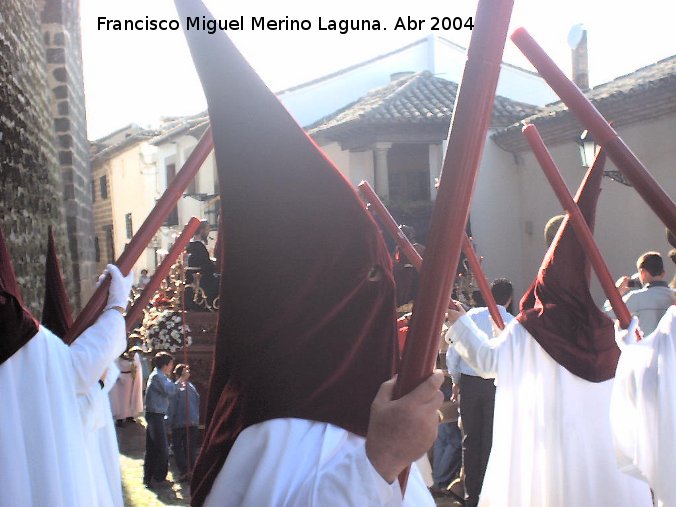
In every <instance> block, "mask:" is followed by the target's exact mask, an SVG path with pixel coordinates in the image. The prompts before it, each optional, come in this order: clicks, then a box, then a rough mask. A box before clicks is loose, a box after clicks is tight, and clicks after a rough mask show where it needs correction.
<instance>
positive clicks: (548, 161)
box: [523, 125, 631, 329]
mask: <svg viewBox="0 0 676 507" xmlns="http://www.w3.org/2000/svg"><path fill="white" fill-rule="evenodd" d="M523 133H524V135H525V136H526V139H527V140H528V144H530V147H531V149H532V150H533V153H534V154H535V157H536V158H537V160H538V162H539V163H540V167H542V171H543V172H544V173H545V176H546V177H547V180H549V184H550V185H551V186H552V189H553V190H554V193H555V194H556V197H557V198H558V199H559V202H560V203H561V205H562V206H563V209H565V210H566V212H567V213H568V217H569V218H568V219H569V220H570V223H571V225H572V227H573V230H574V231H575V236H576V237H577V239H578V241H579V242H580V245H581V246H582V248H583V249H584V251H585V254H586V255H587V258H588V259H589V262H590V263H591V265H592V267H593V268H594V272H596V276H597V277H598V279H599V282H601V287H603V291H604V292H605V293H606V296H607V297H608V300H609V301H610V304H611V305H612V307H613V311H614V312H615V316H616V317H617V319H618V320H619V321H620V325H621V326H622V328H623V329H627V327H629V324H630V322H631V314H630V313H629V310H628V309H627V305H626V304H625V303H624V301H622V297H621V296H620V293H619V292H618V290H617V287H615V283H614V282H613V278H612V276H611V275H610V271H609V270H608V266H607V265H606V263H605V261H604V260H603V256H602V255H601V251H600V250H599V248H598V246H597V245H596V242H595V241H594V236H593V235H592V232H591V230H590V229H589V225H587V222H586V220H585V219H584V216H582V212H581V211H580V208H579V207H578V205H577V204H576V203H575V201H574V200H573V197H572V196H571V195H570V192H569V191H568V187H566V183H565V182H564V181H563V178H562V177H561V173H560V172H559V169H558V168H557V167H556V164H555V163H554V159H552V156H551V155H550V154H549V151H548V150H547V147H546V146H545V143H544V141H543V140H542V137H540V134H539V133H538V131H537V128H535V125H526V126H525V127H524V128H523Z"/></svg>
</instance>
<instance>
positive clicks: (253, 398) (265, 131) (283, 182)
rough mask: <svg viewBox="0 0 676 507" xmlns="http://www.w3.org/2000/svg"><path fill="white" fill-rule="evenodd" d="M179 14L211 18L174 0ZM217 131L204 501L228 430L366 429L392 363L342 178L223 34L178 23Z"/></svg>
mask: <svg viewBox="0 0 676 507" xmlns="http://www.w3.org/2000/svg"><path fill="white" fill-rule="evenodd" d="M176 4H177V7H178V11H179V15H180V18H181V19H183V20H184V19H185V18H186V16H197V17H201V16H206V17H207V18H212V16H211V14H210V13H209V12H208V11H207V10H206V8H205V7H204V6H203V5H202V4H201V3H200V2H199V1H198V0H177V1H176ZM186 37H187V39H188V43H189V45H190V50H191V52H192V56H193V60H194V61H195V66H196V67H197V71H198V73H199V75H200V78H201V80H202V86H203V88H204V91H205V94H206V97H207V101H208V105H209V116H210V120H211V127H212V129H213V135H214V143H215V153H216V162H217V166H218V170H219V182H220V193H221V221H222V223H221V230H222V231H223V234H224V238H227V240H226V241H222V242H221V245H220V246H219V248H220V250H221V251H222V252H223V261H222V262H223V270H222V274H221V293H220V314H219V322H218V329H217V338H216V350H215V357H214V369H213V373H212V377H211V384H210V389H209V396H208V408H207V424H208V428H207V431H206V436H205V441H204V445H203V448H202V453H201V455H200V457H199V459H198V461H197V464H196V468H195V472H194V475H193V484H192V486H193V489H192V494H193V496H192V503H193V505H201V504H202V503H203V501H204V498H205V496H206V495H207V494H208V492H209V490H210V489H211V485H212V483H213V481H214V479H215V477H216V474H217V473H218V471H219V470H220V469H221V466H222V464H223V462H224V461H225V458H226V456H227V454H228V452H229V451H230V449H231V447H232V445H233V443H234V441H235V439H236V438H237V435H238V434H239V433H240V432H241V431H242V430H243V429H244V428H246V427H248V426H251V425H253V424H256V423H259V422H262V421H265V420H269V419H273V418H280V417H297V418H304V419H309V420H315V421H323V422H328V423H332V424H335V425H337V426H340V427H342V428H345V429H347V430H349V431H352V432H354V433H356V434H360V435H365V434H366V429H367V426H368V417H369V409H370V404H371V401H372V400H373V397H374V396H375V393H376V392H377V390H378V388H379V386H380V384H381V383H382V382H383V381H385V380H386V379H388V378H390V377H391V376H392V374H393V373H394V371H395V369H396V364H397V358H398V346H397V330H396V312H395V300H394V295H395V294H394V283H393V278H392V266H391V261H390V258H389V255H388V252H387V248H386V246H385V244H384V241H383V239H382V236H381V234H380V232H379V231H378V228H377V226H376V224H375V222H374V221H373V219H372V218H371V217H370V216H369V214H368V213H367V212H366V208H365V207H364V205H363V203H362V202H361V200H360V199H359V197H358V196H357V194H356V191H355V190H354V188H353V187H352V185H351V184H350V183H349V182H348V181H347V180H346V179H345V178H344V177H343V176H342V175H341V174H340V173H339V172H338V170H337V169H336V168H335V167H334V166H333V164H332V163H331V162H330V161H329V160H328V159H327V158H326V156H325V155H324V154H323V153H322V152H321V150H320V149H319V148H318V147H317V146H316V145H315V144H314V142H313V141H312V140H311V139H310V138H309V137H308V136H307V135H306V134H305V132H304V131H303V130H302V129H301V128H300V127H299V126H298V124H297V123H296V122H295V121H294V119H293V118H292V117H291V116H290V115H289V113H288V112H287V111H286V110H285V108H284V107H283V106H282V104H281V103H280V102H279V100H278V99H277V98H276V97H275V95H274V94H273V93H272V92H271V91H270V90H269V89H268V88H267V87H266V86H265V84H264V83H263V82H262V81H261V80H260V78H259V77H258V76H257V75H256V73H255V72H254V71H253V70H252V69H251V67H249V65H248V64H247V63H246V61H245V60H244V59H243V57H242V56H241V55H240V53H239V52H238V51H237V49H236V48H235V47H234V45H233V44H232V42H231V41H230V40H229V39H228V37H227V36H226V34H225V32H219V33H216V34H213V35H209V34H208V33H206V32H203V31H197V30H190V31H186Z"/></svg>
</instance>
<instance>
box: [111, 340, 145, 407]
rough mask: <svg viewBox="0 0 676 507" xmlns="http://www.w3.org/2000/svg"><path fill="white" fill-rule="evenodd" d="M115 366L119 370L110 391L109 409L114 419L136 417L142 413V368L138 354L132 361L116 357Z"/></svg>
mask: <svg viewBox="0 0 676 507" xmlns="http://www.w3.org/2000/svg"><path fill="white" fill-rule="evenodd" d="M115 364H116V365H117V367H118V368H119V370H120V376H119V377H118V378H117V382H115V385H113V386H112V389H111V390H110V407H111V410H112V411H113V417H114V418H115V419H126V418H127V417H137V416H138V415H139V414H141V412H143V368H142V365H141V358H140V356H139V354H138V353H135V354H134V357H133V358H132V360H131V361H130V360H128V359H123V358H121V357H118V358H117V359H115Z"/></svg>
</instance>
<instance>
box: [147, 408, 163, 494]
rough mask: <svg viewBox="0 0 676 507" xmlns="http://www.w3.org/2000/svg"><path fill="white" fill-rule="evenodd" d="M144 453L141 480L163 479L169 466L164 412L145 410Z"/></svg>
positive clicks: (148, 482)
mask: <svg viewBox="0 0 676 507" xmlns="http://www.w3.org/2000/svg"><path fill="white" fill-rule="evenodd" d="M146 422H147V423H148V426H147V427H146V453H145V456H144V459H143V482H144V483H145V484H150V479H155V480H156V481H163V480H165V479H166V478H167V469H168V468H169V444H168V440H167V429H166V426H165V423H164V414H157V413H154V412H146Z"/></svg>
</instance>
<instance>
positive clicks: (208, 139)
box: [64, 127, 214, 343]
mask: <svg viewBox="0 0 676 507" xmlns="http://www.w3.org/2000/svg"><path fill="white" fill-rule="evenodd" d="M213 146H214V140H213V136H212V134H211V127H209V128H208V129H207V130H206V132H204V134H203V135H202V137H201V139H200V140H199V142H198V143H197V146H195V148H194V149H193V151H192V153H190V156H189V157H188V160H186V161H185V164H183V167H182V168H181V170H180V171H179V172H178V174H176V177H174V179H173V180H172V181H171V183H170V184H169V185H168V186H167V189H166V190H165V191H164V193H163V194H162V197H160V198H159V200H158V201H157V203H156V204H155V207H154V208H153V210H152V211H151V212H150V214H149V215H148V217H147V218H146V219H145V221H144V222H143V224H142V225H141V227H140V228H139V230H138V231H137V232H136V234H135V235H134V237H133V238H132V239H131V240H130V241H129V244H127V247H126V248H125V249H124V251H123V252H122V255H120V257H119V258H118V259H117V261H115V265H116V266H117V267H118V268H119V269H120V271H121V272H122V274H123V275H127V274H128V273H129V271H130V270H131V268H132V267H133V266H134V264H135V263H136V261H137V260H138V259H139V257H140V256H141V254H142V253H143V250H145V248H146V247H147V246H148V243H150V240H151V238H152V237H153V236H154V235H155V233H156V232H157V231H158V230H159V228H160V226H161V225H162V224H163V223H164V221H165V220H166V219H167V217H168V216H169V213H171V210H172V209H173V207H174V206H176V203H177V202H178V200H179V198H180V197H181V195H183V191H184V190H185V189H186V188H188V185H189V184H190V182H191V181H192V179H193V178H194V177H195V175H196V174H197V171H198V170H199V168H200V167H202V164H203V163H204V161H205V160H206V158H207V156H208V155H209V153H211V150H212V149H213ZM109 285H110V277H106V279H105V280H104V281H103V282H102V283H101V284H100V285H99V286H98V288H97V289H96V290H95V291H94V294H93V295H92V297H91V298H90V299H89V301H88V302H87V304H86V305H85V307H84V308H83V309H82V311H81V312H80V314H79V315H78V316H77V319H75V322H74V323H73V325H72V327H71V328H70V329H69V330H68V332H67V333H66V336H65V337H64V341H65V342H66V343H72V342H73V340H75V338H77V337H78V336H80V334H82V332H83V331H84V330H85V329H87V328H88V327H89V326H91V325H92V324H93V323H94V321H95V320H96V318H97V317H98V316H99V314H100V313H101V312H102V311H103V308H104V307H105V305H106V300H107V298H108V286H109Z"/></svg>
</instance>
